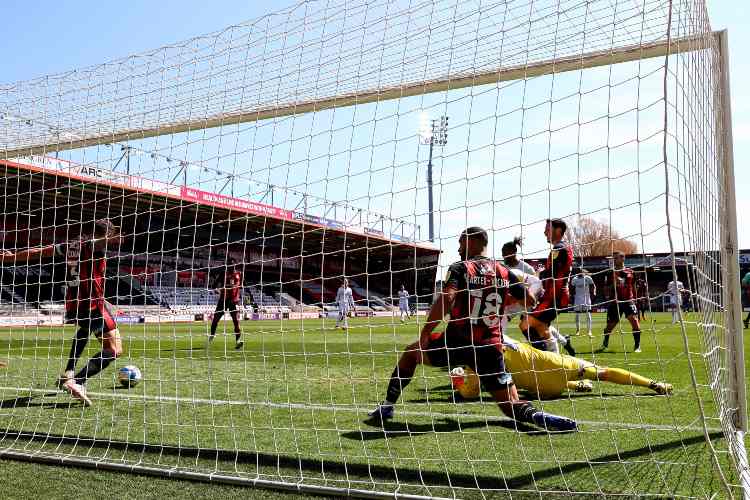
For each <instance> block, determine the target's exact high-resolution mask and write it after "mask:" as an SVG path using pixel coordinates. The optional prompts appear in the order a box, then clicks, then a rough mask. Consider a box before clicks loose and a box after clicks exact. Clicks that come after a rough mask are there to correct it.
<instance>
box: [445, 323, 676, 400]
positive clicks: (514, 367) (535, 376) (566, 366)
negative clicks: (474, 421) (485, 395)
mask: <svg viewBox="0 0 750 500" xmlns="http://www.w3.org/2000/svg"><path fill="white" fill-rule="evenodd" d="M503 347H504V350H503V357H504V358H505V369H506V370H509V371H510V373H511V375H512V376H513V381H514V382H515V383H516V386H517V387H518V388H520V389H523V390H526V391H528V392H529V393H531V394H534V395H535V396H537V397H538V398H540V399H551V398H556V397H559V396H561V395H562V393H563V392H564V391H566V390H568V391H574V392H591V391H592V390H593V384H591V382H592V381H601V382H611V383H613V384H618V385H634V386H637V387H648V388H649V389H651V390H652V391H654V392H655V393H657V394H660V395H665V394H672V391H673V388H672V384H667V383H665V382H657V381H655V380H651V379H648V378H646V377H643V376H641V375H638V374H637V373H633V372H630V371H628V370H623V369H621V368H610V367H607V366H597V365H595V364H594V363H591V362H590V361H586V360H585V359H580V358H574V357H572V356H561V355H559V354H555V353H552V352H546V351H540V350H539V349H535V348H534V347H532V346H531V345H529V344H525V343H521V342H517V341H515V340H513V339H511V338H510V337H508V336H503ZM462 372H463V376H462V375H461V373H462ZM451 379H452V380H453V387H454V388H455V389H456V390H457V391H458V393H459V394H460V396H462V397H463V398H464V399H474V398H477V397H479V377H477V374H476V373H474V371H473V370H471V368H465V369H461V368H459V369H454V370H452V371H451Z"/></svg>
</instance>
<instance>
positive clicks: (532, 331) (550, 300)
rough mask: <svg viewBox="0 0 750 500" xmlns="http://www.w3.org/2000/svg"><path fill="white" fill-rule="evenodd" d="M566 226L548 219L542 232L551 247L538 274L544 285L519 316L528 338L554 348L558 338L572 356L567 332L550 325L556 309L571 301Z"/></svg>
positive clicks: (538, 345) (538, 344)
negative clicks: (526, 311)
mask: <svg viewBox="0 0 750 500" xmlns="http://www.w3.org/2000/svg"><path fill="white" fill-rule="evenodd" d="M567 228H568V226H567V224H565V221H564V220H562V219H547V223H546V224H545V226H544V236H545V237H546V238H547V242H548V243H550V244H551V245H552V249H551V250H550V253H549V255H548V256H547V263H546V265H545V267H544V271H542V272H541V273H540V275H539V277H540V278H541V279H542V283H543V285H544V295H543V296H542V300H541V301H540V302H539V303H538V304H537V305H536V307H535V308H534V310H533V311H532V312H531V313H530V314H528V315H527V316H525V317H524V318H523V319H522V320H521V330H523V332H524V335H526V337H527V338H528V339H529V341H530V342H532V344H534V345H535V346H537V347H539V348H540V349H543V350H551V351H557V348H556V347H555V346H554V345H552V343H553V342H557V343H558V344H560V345H562V346H563V347H564V348H565V350H566V351H567V352H568V354H570V355H571V356H575V355H576V352H575V349H573V344H572V343H571V342H570V336H563V335H560V334H559V333H558V332H557V330H555V329H550V326H551V325H552V322H553V321H554V320H555V318H557V313H558V311H562V310H565V309H566V308H567V307H568V304H569V303H570V290H569V289H568V282H569V281H570V272H571V270H572V268H573V249H572V248H571V246H570V245H569V244H568V243H567V242H566V241H563V237H564V236H565V231H566V230H567Z"/></svg>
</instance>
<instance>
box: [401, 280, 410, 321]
mask: <svg viewBox="0 0 750 500" xmlns="http://www.w3.org/2000/svg"><path fill="white" fill-rule="evenodd" d="M398 311H399V314H400V315H401V323H403V322H404V316H406V319H411V311H409V292H407V291H406V288H405V287H404V285H401V290H399V292H398Z"/></svg>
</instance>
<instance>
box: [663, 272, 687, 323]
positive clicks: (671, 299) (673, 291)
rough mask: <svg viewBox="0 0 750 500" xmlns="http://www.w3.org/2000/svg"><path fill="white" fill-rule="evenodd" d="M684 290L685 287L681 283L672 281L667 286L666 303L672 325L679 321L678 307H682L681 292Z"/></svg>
mask: <svg viewBox="0 0 750 500" xmlns="http://www.w3.org/2000/svg"><path fill="white" fill-rule="evenodd" d="M684 290H685V286H684V285H683V284H682V281H679V280H672V281H670V282H669V283H668V284H667V293H666V297H667V302H668V303H669V308H670V309H671V310H672V324H673V325H675V324H677V322H678V321H680V306H681V305H682V292H683V291H684Z"/></svg>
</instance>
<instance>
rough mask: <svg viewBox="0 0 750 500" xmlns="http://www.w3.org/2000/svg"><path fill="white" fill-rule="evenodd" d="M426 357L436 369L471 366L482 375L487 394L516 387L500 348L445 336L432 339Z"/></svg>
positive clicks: (480, 378) (494, 345)
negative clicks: (438, 367) (473, 343)
mask: <svg viewBox="0 0 750 500" xmlns="http://www.w3.org/2000/svg"><path fill="white" fill-rule="evenodd" d="M425 354H427V358H428V359H429V360H430V364H431V365H432V366H440V367H449V368H454V367H457V366H468V367H469V368H471V369H472V370H474V371H475V372H476V374H477V375H478V376H479V380H480V382H481V383H482V387H483V388H484V390H485V391H496V390H500V389H505V388H507V387H510V386H511V385H513V377H511V375H510V373H508V372H507V371H506V370H505V359H504V358H503V352H502V350H501V347H500V345H496V344H479V345H476V344H475V345H472V344H470V343H467V341H466V340H465V339H462V338H456V337H455V336H446V335H445V334H441V335H439V336H437V337H433V338H432V339H431V340H430V343H429V345H428V351H427V352H426V353H425Z"/></svg>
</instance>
